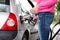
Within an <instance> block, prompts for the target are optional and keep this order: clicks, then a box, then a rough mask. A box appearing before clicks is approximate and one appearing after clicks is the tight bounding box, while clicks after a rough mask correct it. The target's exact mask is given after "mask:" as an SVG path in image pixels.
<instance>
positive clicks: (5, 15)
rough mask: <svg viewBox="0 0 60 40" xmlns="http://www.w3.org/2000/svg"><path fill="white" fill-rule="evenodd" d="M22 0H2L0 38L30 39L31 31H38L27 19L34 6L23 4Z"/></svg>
mask: <svg viewBox="0 0 60 40" xmlns="http://www.w3.org/2000/svg"><path fill="white" fill-rule="evenodd" d="M22 1H23V0H0V40H13V39H14V40H30V35H31V32H32V33H33V32H37V30H36V28H35V27H36V26H32V25H30V24H29V23H28V20H25V19H26V18H28V19H29V18H30V14H31V12H30V9H31V8H32V7H31V6H30V5H29V4H28V5H29V6H26V5H25V6H26V7H24V6H21V4H22V3H21V2H22ZM26 1H27V0H26ZM23 7H24V8H25V9H26V10H25V9H24V8H23ZM22 9H23V10H22ZM26 11H27V12H29V14H28V13H27V12H26ZM27 15H28V16H27ZM31 15H32V14H31ZM36 25H37V24H36Z"/></svg>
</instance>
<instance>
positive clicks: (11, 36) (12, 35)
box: [0, 31, 17, 40]
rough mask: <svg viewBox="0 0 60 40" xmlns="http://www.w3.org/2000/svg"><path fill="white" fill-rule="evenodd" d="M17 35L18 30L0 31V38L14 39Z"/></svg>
mask: <svg viewBox="0 0 60 40" xmlns="http://www.w3.org/2000/svg"><path fill="white" fill-rule="evenodd" d="M16 35H17V31H0V40H12V39H14V38H15V37H16Z"/></svg>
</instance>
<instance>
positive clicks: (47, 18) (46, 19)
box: [38, 12, 54, 40]
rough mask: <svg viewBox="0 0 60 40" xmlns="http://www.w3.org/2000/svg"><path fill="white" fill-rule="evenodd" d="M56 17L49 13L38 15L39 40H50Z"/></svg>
mask: <svg viewBox="0 0 60 40" xmlns="http://www.w3.org/2000/svg"><path fill="white" fill-rule="evenodd" d="M53 18H54V15H53V13H49V12H40V13H39V14H38V24H39V31H38V34H39V39H38V40H48V38H49V32H50V25H51V23H52V21H53Z"/></svg>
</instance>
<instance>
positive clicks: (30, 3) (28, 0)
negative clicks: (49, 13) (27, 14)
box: [27, 0, 34, 8]
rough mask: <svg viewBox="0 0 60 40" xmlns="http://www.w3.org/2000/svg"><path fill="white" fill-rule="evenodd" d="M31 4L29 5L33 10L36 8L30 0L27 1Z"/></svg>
mask: <svg viewBox="0 0 60 40" xmlns="http://www.w3.org/2000/svg"><path fill="white" fill-rule="evenodd" d="M27 1H28V2H29V4H30V5H31V6H32V8H33V7H34V4H33V3H32V2H31V1H30V0H27Z"/></svg>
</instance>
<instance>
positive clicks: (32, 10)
mask: <svg viewBox="0 0 60 40" xmlns="http://www.w3.org/2000/svg"><path fill="white" fill-rule="evenodd" d="M37 11H38V6H35V7H33V8H32V9H31V12H32V13H33V14H35V13H36V12H37Z"/></svg>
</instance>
